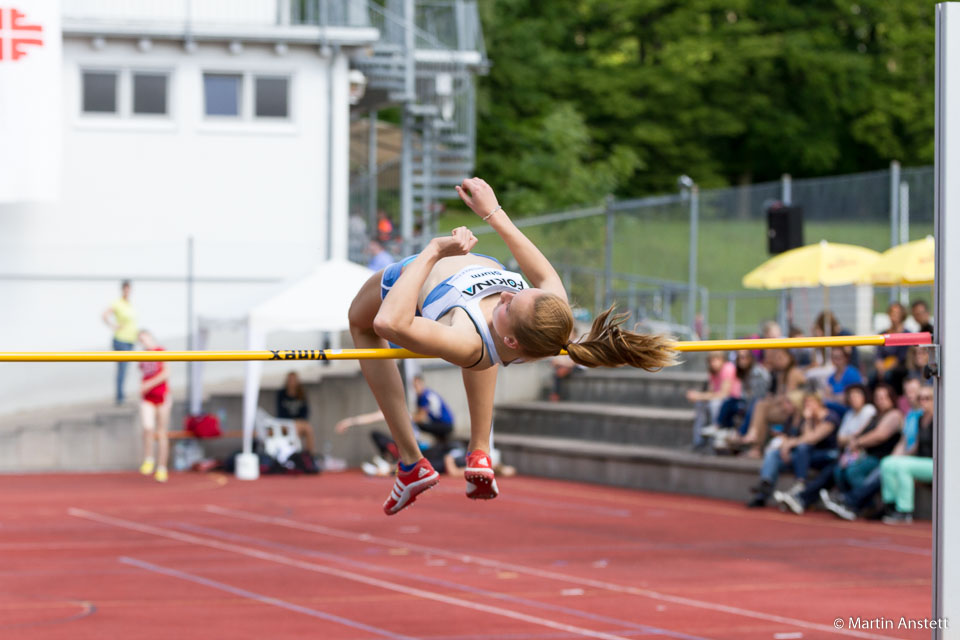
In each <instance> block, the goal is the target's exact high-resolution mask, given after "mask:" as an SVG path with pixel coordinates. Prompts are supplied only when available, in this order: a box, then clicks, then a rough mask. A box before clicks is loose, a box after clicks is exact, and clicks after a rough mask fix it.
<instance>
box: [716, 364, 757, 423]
mask: <svg viewBox="0 0 960 640" xmlns="http://www.w3.org/2000/svg"><path fill="white" fill-rule="evenodd" d="M736 367H737V369H736V371H737V379H738V380H739V381H740V393H741V395H740V397H739V398H734V397H728V398H726V399H725V400H724V401H723V404H721V405H720V412H719V413H718V415H717V425H718V426H719V427H720V428H722V429H732V428H733V427H734V420H735V419H736V417H737V416H738V415H742V416H743V421H742V422H741V426H742V432H743V433H745V432H746V430H747V427H748V426H749V424H750V414H751V412H752V410H753V406H754V404H755V403H756V402H757V401H758V400H760V399H761V398H764V397H766V395H767V391H768V390H769V389H770V372H769V371H767V368H766V367H764V366H763V365H761V364H760V363H759V362H757V361H756V359H755V358H754V357H753V352H752V351H750V350H749V349H741V350H740V351H737V360H736Z"/></svg>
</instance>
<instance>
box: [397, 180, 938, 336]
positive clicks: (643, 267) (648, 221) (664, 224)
mask: <svg viewBox="0 0 960 640" xmlns="http://www.w3.org/2000/svg"><path fill="white" fill-rule="evenodd" d="M397 187H398V188H399V185H397ZM775 202H783V203H789V204H792V205H795V206H799V207H801V208H802V209H803V217H804V244H811V243H813V242H817V241H819V240H828V241H830V242H840V243H848V244H855V245H860V246H864V247H869V248H871V249H875V250H877V251H883V250H886V249H888V248H889V247H890V246H891V245H892V244H899V243H900V242H903V241H907V240H916V239H919V238H923V237H924V236H926V235H929V234H932V233H933V168H932V167H919V168H909V169H901V168H899V166H897V165H892V166H891V168H890V169H889V170H885V171H872V172H868V173H859V174H852V175H845V176H834V177H827V178H812V179H802V180H790V179H789V178H786V177H785V178H784V179H783V180H781V181H777V182H768V183H762V184H755V185H749V186H742V187H729V188H723V189H707V190H700V191H699V192H697V190H696V189H685V190H683V191H681V192H680V193H676V194H668V195H664V196H656V197H650V198H642V199H638V200H630V201H617V200H610V201H608V202H606V203H600V204H598V205H596V206H591V207H585V208H581V209H576V210H571V211H564V212H558V213H552V214H545V215H538V216H534V217H528V218H522V219H518V220H517V223H518V225H519V226H521V227H522V228H523V230H524V232H525V233H526V234H527V235H528V236H529V237H530V238H531V240H532V241H533V242H534V243H535V244H536V245H537V246H538V247H540V248H541V249H542V250H543V252H544V254H545V255H546V256H547V257H548V258H549V259H550V260H551V262H553V263H554V264H557V265H564V267H563V269H565V270H566V273H567V277H566V279H567V282H568V286H569V290H570V292H571V294H572V298H573V300H574V301H575V303H576V304H577V305H579V306H580V307H581V308H583V309H585V310H586V313H587V315H592V314H594V313H596V312H597V311H598V310H599V309H601V308H603V307H605V306H607V305H609V304H610V303H612V302H614V301H617V302H618V304H619V305H620V306H621V307H622V308H626V309H629V310H630V311H631V312H632V313H633V314H634V316H635V317H636V318H637V320H647V321H656V322H660V323H665V324H667V325H670V326H672V327H674V329H675V330H677V331H678V332H679V331H681V327H683V328H684V329H683V331H693V332H696V333H701V332H702V334H704V335H710V336H711V337H715V338H721V337H726V336H730V335H733V336H739V335H748V334H752V333H756V332H757V331H758V328H759V325H760V324H761V323H762V322H763V321H765V320H779V321H780V322H791V321H794V322H796V321H802V322H803V324H804V325H805V324H806V322H807V319H808V317H812V316H813V315H815V314H816V313H818V312H819V310H820V309H822V308H823V305H824V303H823V301H822V296H821V294H820V293H818V292H816V291H815V290H808V291H798V292H795V293H794V294H793V295H787V296H785V295H783V294H781V292H778V291H765V292H756V291H747V290H744V289H743V288H742V286H741V279H742V278H743V276H744V275H745V274H746V273H747V272H749V271H750V270H752V269H753V268H754V267H756V266H757V265H759V264H761V263H762V262H764V261H765V260H767V259H768V258H769V257H770V254H769V253H768V246H767V213H766V212H767V209H768V207H770V205H772V204H774V203H775ZM694 214H696V217H697V224H696V225H695V227H693V228H691V220H692V219H693V217H694ZM445 220H446V222H447V226H446V227H444V226H443V221H441V231H442V230H444V228H450V227H452V226H455V225H459V224H463V223H464V218H462V217H448V218H446V219H445ZM468 220H472V219H468ZM469 224H473V223H472V222H470V223H469ZM474 231H475V233H477V234H478V235H479V236H480V243H479V244H478V246H477V251H480V252H482V253H487V254H490V255H493V256H495V257H497V258H499V259H501V260H503V261H505V262H508V263H509V261H510V259H511V258H510V255H509V252H508V251H507V249H506V247H505V246H504V245H503V243H502V241H500V239H499V238H497V237H496V236H495V235H494V234H492V233H491V230H490V228H489V227H487V226H486V225H480V226H477V227H476V228H475V229H474ZM691 231H693V232H694V233H691ZM692 242H695V244H696V247H697V250H696V254H695V256H693V258H694V259H695V260H691V255H690V247H691V243H692ZM691 266H695V271H693V273H692V275H693V276H694V277H691ZM563 269H561V270H563ZM691 292H692V293H691ZM877 292H878V293H879V295H877V296H876V297H875V306H874V308H875V309H876V310H880V309H882V308H883V307H884V306H885V305H886V304H887V302H888V301H889V300H890V299H891V296H892V297H895V298H899V297H901V292H897V291H895V292H891V290H890V289H889V288H884V289H878V290H877ZM913 293H914V294H915V295H917V296H919V297H924V298H927V299H929V297H930V296H929V295H924V290H923V289H920V290H917V291H915V292H913ZM857 295H862V294H858V293H857V292H856V291H855V288H854V287H848V288H840V289H837V290H835V291H834V292H832V293H831V295H830V301H829V304H830V305H831V308H832V309H837V310H838V313H840V314H841V316H840V319H841V321H842V322H843V323H844V324H845V325H846V326H850V327H854V326H856V325H857V320H856V318H853V317H846V318H845V317H843V316H844V315H849V314H852V313H853V309H855V308H857V307H856V305H855V304H853V302H852V300H853V297H855V296H857ZM903 297H908V294H906V293H905V292H904V294H903ZM861 306H862V305H861ZM801 328H802V329H809V327H807V326H801Z"/></svg>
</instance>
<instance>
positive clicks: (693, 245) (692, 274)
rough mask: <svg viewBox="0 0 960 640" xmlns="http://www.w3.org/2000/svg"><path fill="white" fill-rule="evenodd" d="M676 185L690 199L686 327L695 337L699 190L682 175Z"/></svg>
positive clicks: (691, 179) (690, 179) (695, 184)
mask: <svg viewBox="0 0 960 640" xmlns="http://www.w3.org/2000/svg"><path fill="white" fill-rule="evenodd" d="M677 184H679V185H680V188H681V189H682V190H683V191H685V192H686V193H687V195H688V196H689V198H690V261H689V265H688V277H689V280H688V282H687V325H688V326H689V327H690V333H691V336H693V335H696V331H697V329H696V324H697V227H698V226H699V224H700V188H699V187H697V183H696V182H694V181H693V178H691V177H690V176H687V175H682V176H680V177H679V178H677Z"/></svg>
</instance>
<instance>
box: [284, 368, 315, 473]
mask: <svg viewBox="0 0 960 640" xmlns="http://www.w3.org/2000/svg"><path fill="white" fill-rule="evenodd" d="M277 417H278V418H283V419H286V420H293V423H294V424H295V425H296V428H297V436H298V437H299V438H300V442H302V443H303V446H304V447H305V448H306V450H307V451H308V452H309V453H310V455H313V454H314V453H315V452H316V448H315V446H314V445H315V442H314V439H313V428H312V427H311V426H310V406H309V405H308V404H307V394H306V393H305V392H304V390H303V385H302V384H301V383H300V376H299V375H297V372H296V371H291V372H290V373H288V374H287V379H286V381H285V382H284V385H283V387H282V388H281V389H279V390H278V391H277Z"/></svg>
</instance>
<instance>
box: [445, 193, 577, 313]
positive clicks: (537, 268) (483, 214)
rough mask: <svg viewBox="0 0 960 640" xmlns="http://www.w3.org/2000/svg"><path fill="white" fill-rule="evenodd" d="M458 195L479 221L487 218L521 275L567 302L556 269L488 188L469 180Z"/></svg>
mask: <svg viewBox="0 0 960 640" xmlns="http://www.w3.org/2000/svg"><path fill="white" fill-rule="evenodd" d="M457 195H459V196H460V198H461V199H462V200H463V201H464V202H465V203H466V205H467V206H468V207H470V208H471V209H472V210H473V212H474V213H476V214H477V215H478V216H480V218H481V219H483V218H486V222H488V223H489V224H490V226H491V227H493V230H494V231H496V232H497V233H498V234H499V235H500V237H501V238H503V241H504V242H505V243H506V244H507V248H508V249H510V253H512V254H513V257H514V258H516V259H517V263H518V264H519V265H520V270H521V271H522V272H523V275H525V276H526V277H527V278H529V279H530V283H531V284H532V285H533V286H535V287H539V288H540V289H544V290H545V291H549V292H550V293H554V294H556V295H558V296H560V297H561V298H563V299H564V300H566V299H567V292H566V291H565V290H564V288H563V280H561V279H560V276H559V275H558V274H557V271H556V269H554V268H553V265H552V264H550V261H549V260H547V258H546V256H544V255H543V253H541V252H540V249H538V248H537V246H536V245H535V244H533V243H532V242H531V241H530V239H529V238H528V237H527V236H525V235H523V232H522V231H520V229H518V228H517V226H516V225H515V224H513V221H512V220H510V216H508V215H507V214H506V212H505V211H504V210H503V209H502V208H501V207H500V203H499V202H497V195H496V194H495V193H494V192H493V188H492V187H491V186H490V185H488V184H487V183H486V182H484V181H483V180H481V179H480V178H468V179H467V180H464V181H463V183H462V184H461V185H460V186H458V187H457ZM491 214H492V215H491Z"/></svg>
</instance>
